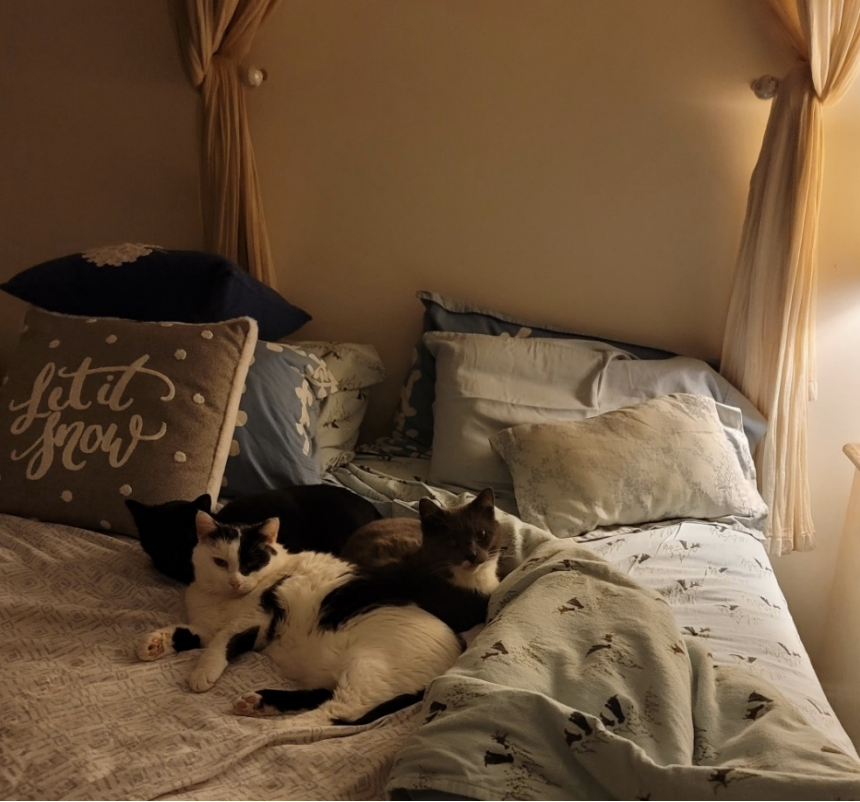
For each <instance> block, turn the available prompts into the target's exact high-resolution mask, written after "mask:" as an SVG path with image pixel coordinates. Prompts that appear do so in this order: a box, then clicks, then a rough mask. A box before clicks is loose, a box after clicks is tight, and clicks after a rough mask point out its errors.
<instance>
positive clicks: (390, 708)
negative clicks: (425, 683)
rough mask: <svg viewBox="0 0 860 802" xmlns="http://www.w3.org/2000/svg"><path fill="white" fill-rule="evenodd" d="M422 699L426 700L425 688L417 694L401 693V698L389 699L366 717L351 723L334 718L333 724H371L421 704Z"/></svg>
mask: <svg viewBox="0 0 860 802" xmlns="http://www.w3.org/2000/svg"><path fill="white" fill-rule="evenodd" d="M422 699H424V689H423V688H422V689H421V690H420V691H417V692H415V693H401V694H400V695H399V696H395V697H394V698H392V699H388V700H387V701H385V702H382V703H381V704H378V705H377V706H376V707H374V708H373V709H371V710H368V711H367V712H366V713H365V714H364V715H362V716H359V717H358V718H357V719H354V720H352V721H349V720H347V719H343V718H333V719H332V724H343V725H353V726H358V725H362V724H370V723H372V722H374V721H376V720H377V719H380V718H382V717H383V716H387V715H389V714H390V713H396V712H397V711H398V710H403V709H405V708H407V707H409V706H410V705H414V704H416V703H417V702H420V701H421V700H422Z"/></svg>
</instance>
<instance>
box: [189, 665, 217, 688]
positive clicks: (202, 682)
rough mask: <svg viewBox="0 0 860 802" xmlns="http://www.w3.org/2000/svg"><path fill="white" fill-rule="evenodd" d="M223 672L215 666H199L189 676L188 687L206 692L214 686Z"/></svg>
mask: <svg viewBox="0 0 860 802" xmlns="http://www.w3.org/2000/svg"><path fill="white" fill-rule="evenodd" d="M222 672H223V670H218V669H216V668H215V667H213V666H197V668H195V669H194V670H193V671H192V672H191V674H190V675H189V677H188V687H189V688H191V690H192V691H194V693H204V692H205V691H208V690H210V689H211V688H212V687H214V685H215V683H216V682H218V677H220V676H221V674H222Z"/></svg>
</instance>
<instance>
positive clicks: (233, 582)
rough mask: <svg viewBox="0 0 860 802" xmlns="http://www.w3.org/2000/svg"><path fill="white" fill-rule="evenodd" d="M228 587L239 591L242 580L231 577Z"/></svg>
mask: <svg viewBox="0 0 860 802" xmlns="http://www.w3.org/2000/svg"><path fill="white" fill-rule="evenodd" d="M230 587H231V588H235V589H236V590H239V588H240V587H242V580H241V579H239V578H238V577H233V579H231V580H230Z"/></svg>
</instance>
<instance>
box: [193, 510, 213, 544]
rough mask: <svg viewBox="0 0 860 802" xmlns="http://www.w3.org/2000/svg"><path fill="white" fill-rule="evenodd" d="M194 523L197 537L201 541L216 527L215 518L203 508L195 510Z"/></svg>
mask: <svg viewBox="0 0 860 802" xmlns="http://www.w3.org/2000/svg"><path fill="white" fill-rule="evenodd" d="M194 523H195V525H196V526H197V539H198V540H199V541H201V542H202V541H204V540H206V538H207V537H209V536H210V535H211V534H212V533H213V532H215V530H216V529H218V524H217V523H215V519H214V518H213V517H212V516H211V515H210V514H209V513H208V512H203V510H197V515H196V516H195V518H194Z"/></svg>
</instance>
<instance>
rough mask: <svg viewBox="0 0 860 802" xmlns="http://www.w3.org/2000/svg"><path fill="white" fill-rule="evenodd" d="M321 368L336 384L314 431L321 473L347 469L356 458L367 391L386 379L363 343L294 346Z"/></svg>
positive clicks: (375, 356) (377, 358)
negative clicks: (318, 363) (307, 354)
mask: <svg viewBox="0 0 860 802" xmlns="http://www.w3.org/2000/svg"><path fill="white" fill-rule="evenodd" d="M293 345H297V346H299V347H301V348H303V349H304V350H305V351H307V352H308V353H309V354H311V355H316V356H317V357H318V358H319V359H321V360H324V364H325V366H326V368H327V369H328V370H330V371H331V374H332V375H333V376H334V377H335V379H336V380H337V389H336V391H335V392H331V393H329V395H328V397H327V398H324V399H322V401H321V402H320V408H319V417H318V418H317V421H316V425H315V427H314V432H315V437H316V445H317V461H318V463H319V467H320V470H321V471H323V472H326V471H333V470H334V469H335V468H337V467H339V466H341V465H346V464H347V463H349V462H351V461H352V459H353V458H354V457H355V446H356V443H358V435H359V429H360V428H361V424H362V421H364V415H365V413H366V412H367V406H368V403H369V401H370V394H369V391H370V388H371V387H374V386H376V385H377V384H379V383H380V382H382V381H383V380H384V379H385V366H384V365H383V363H382V359H381V358H380V356H379V353H378V352H377V350H376V349H375V348H374V347H373V346H372V345H368V344H366V343H345V342H320V341H317V342H310V341H302V342H297V343H293Z"/></svg>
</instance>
